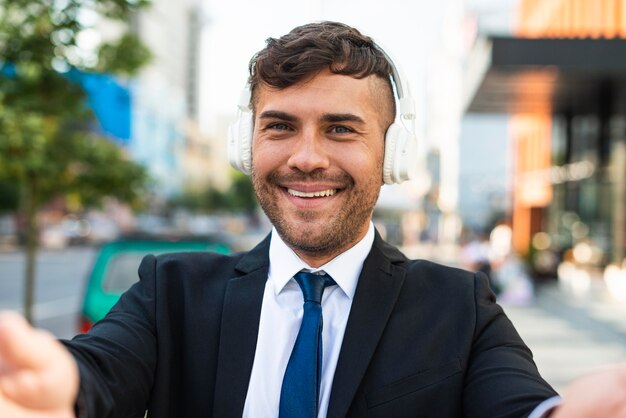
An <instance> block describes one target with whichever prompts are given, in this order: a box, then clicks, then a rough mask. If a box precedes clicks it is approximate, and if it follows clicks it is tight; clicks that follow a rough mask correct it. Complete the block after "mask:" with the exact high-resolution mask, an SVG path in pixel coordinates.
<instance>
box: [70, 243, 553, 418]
mask: <svg viewBox="0 0 626 418" xmlns="http://www.w3.org/2000/svg"><path fill="white" fill-rule="evenodd" d="M269 240H270V237H268V238H266V239H265V240H264V241H263V242H262V243H260V244H259V245H258V246H257V247H256V248H254V249H253V250H252V251H250V252H247V253H242V254H235V255H230V256H225V255H219V254H213V253H186V254H170V255H162V256H159V257H153V256H148V257H146V258H145V259H144V260H143V262H142V263H141V266H140V268H139V276H140V281H139V283H137V284H135V285H134V286H133V287H132V288H131V289H130V290H129V291H128V292H127V293H125V294H124V295H123V296H122V298H121V299H120V301H119V303H118V304H117V305H116V306H115V307H114V308H113V309H112V310H111V312H110V313H109V315H107V317H106V318H105V319H104V320H102V321H101V322H99V323H98V324H96V325H95V327H94V328H93V329H92V330H91V331H90V332H89V334H86V335H81V336H78V337H76V338H75V339H74V340H73V341H72V342H66V345H67V346H68V347H69V349H70V350H71V351H72V353H73V354H74V356H75V357H76V359H77V360H78V363H79V369H80V376H81V394H80V400H81V403H82V404H83V406H84V407H85V409H86V411H87V416H88V417H89V418H93V417H115V418H121V417H138V418H140V417H142V416H143V413H144V411H145V409H148V411H149V417H157V418H163V417H191V418H195V417H197V418H200V417H202V418H207V417H220V418H221V417H241V414H242V412H243V406H244V402H245V398H246V393H247V388H248V381H249V378H250V372H251V369H252V363H253V360H254V353H255V348H256V340H257V332H258V327H259V315H260V312H261V302H262V297H263V290H264V286H265V282H266V280H267V274H268V267H269V259H268V248H269ZM277 372H278V371H277ZM554 394H555V393H554V391H553V390H552V388H551V387H550V386H549V385H548V384H547V383H546V382H545V381H544V380H543V379H542V378H541V377H540V376H539V374H538V372H537V369H536V367H535V364H534V363H533V360H532V356H531V353H530V351H529V350H528V348H527V347H526V346H525V345H524V343H523V342H522V340H521V339H520V337H519V335H518V334H517V332H516V331H515V329H514V328H513V326H512V324H511V322H510V321H509V319H508V318H507V317H506V316H505V315H504V313H503V312H502V309H501V308H500V307H499V306H498V305H497V304H496V303H495V298H494V296H493V294H492V292H491V291H490V290H489V287H488V284H487V280H486V278H485V277H484V276H483V275H482V274H478V275H474V274H472V273H468V272H465V271H462V270H459V269H454V268H450V267H444V266H441V265H437V264H434V263H431V262H428V261H410V260H408V259H406V257H404V255H402V254H401V253H400V252H399V251H398V250H397V249H396V248H394V247H392V246H390V245H388V244H386V243H385V242H384V241H383V240H382V239H381V238H380V237H379V236H378V234H376V238H375V240H374V245H373V247H372V250H371V252H370V254H369V255H368V257H367V258H366V260H365V263H364V266H363V271H362V273H361V275H360V277H359V283H358V286H357V289H356V294H355V296H354V300H353V304H352V308H351V311H350V316H349V319H348V324H347V328H346V332H345V336H344V341H343V344H342V347H341V352H340V355H339V360H338V364H337V369H336V372H335V377H334V381H333V387H332V391H331V396H330V403H329V409H328V417H333V418H339V417H381V418H382V417H384V418H402V417H481V418H483V417H524V416H526V415H528V414H529V413H530V411H532V410H533V408H534V407H535V406H536V405H537V404H539V403H540V402H541V401H542V400H544V399H546V398H548V397H551V396H553V395H554Z"/></svg>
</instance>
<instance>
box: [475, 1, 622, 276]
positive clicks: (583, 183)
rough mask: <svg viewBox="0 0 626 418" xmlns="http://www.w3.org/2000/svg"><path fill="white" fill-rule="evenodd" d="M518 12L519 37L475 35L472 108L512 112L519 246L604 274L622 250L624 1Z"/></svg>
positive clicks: (528, 5)
mask: <svg viewBox="0 0 626 418" xmlns="http://www.w3.org/2000/svg"><path fill="white" fill-rule="evenodd" d="M518 10H519V15H518V24H517V27H516V28H515V31H514V36H483V37H479V38H477V40H476V42H475V45H474V47H473V50H472V53H471V55H470V58H469V60H468V66H467V73H466V76H467V78H468V79H470V80H472V82H470V83H469V84H468V87H469V88H468V89H467V91H466V104H467V107H466V108H467V111H468V112H501V113H508V114H509V115H510V118H511V119H510V124H509V127H510V129H509V130H510V134H509V136H510V137H509V139H510V141H511V145H512V147H513V150H514V155H515V160H514V173H513V193H512V194H513V210H512V224H513V246H514V248H515V249H516V250H517V252H518V253H521V254H524V255H527V256H529V257H530V258H531V259H532V258H533V257H534V256H535V255H537V254H541V253H544V252H546V251H550V252H551V253H552V254H556V255H557V257H558V258H556V259H554V261H562V260H571V261H573V262H575V263H576V264H579V265H586V266H587V267H589V270H590V271H594V272H595V273H597V274H601V273H602V271H603V269H604V267H605V266H606V265H609V264H612V263H613V264H620V265H621V264H622V262H623V260H624V255H625V243H626V180H625V179H626V145H625V144H626V119H625V115H626V39H625V38H626V1H623V0H597V1H593V2H591V1H584V0H551V1H544V0H521V1H520V3H519V9H518ZM582 249H585V251H583V250H582ZM555 265H556V263H552V267H554V266H555ZM544 267H546V268H547V267H549V266H544ZM547 270H552V271H551V272H554V269H547Z"/></svg>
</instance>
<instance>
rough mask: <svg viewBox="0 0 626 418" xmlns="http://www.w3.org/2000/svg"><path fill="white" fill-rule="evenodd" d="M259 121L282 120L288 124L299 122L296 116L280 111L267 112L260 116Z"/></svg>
mask: <svg viewBox="0 0 626 418" xmlns="http://www.w3.org/2000/svg"><path fill="white" fill-rule="evenodd" d="M259 119H282V120H285V121H287V122H295V121H296V120H298V118H296V117H295V116H294V115H291V114H289V113H287V112H281V111H279V110H266V111H265V112H262V113H261V114H260V115H259Z"/></svg>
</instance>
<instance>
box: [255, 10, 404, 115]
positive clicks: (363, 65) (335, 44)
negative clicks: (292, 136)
mask: <svg viewBox="0 0 626 418" xmlns="http://www.w3.org/2000/svg"><path fill="white" fill-rule="evenodd" d="M266 43H267V46H266V47H265V48H264V49H262V50H261V51H259V52H258V53H257V54H255V55H254V57H252V59H251V60H250V65H249V70H250V77H249V79H248V82H249V84H250V90H251V92H252V99H251V104H252V106H253V107H254V104H255V103H256V96H255V94H256V91H257V89H258V87H259V85H260V84H267V85H269V86H271V87H275V88H278V89H283V88H287V87H290V86H292V85H294V84H297V83H299V82H301V81H304V80H306V79H307V78H309V77H312V76H314V75H315V74H317V73H318V72H320V71H322V70H324V69H329V70H330V71H332V72H333V73H335V74H343V75H349V76H352V77H355V78H364V77H367V76H369V75H372V74H375V75H377V76H379V77H381V78H382V79H383V80H386V81H387V83H388V84H389V89H390V90H389V93H390V95H391V102H392V103H391V109H392V110H393V112H394V114H395V101H394V99H393V92H392V90H391V89H392V87H391V82H390V79H389V76H390V74H391V73H392V66H391V64H390V63H389V61H388V60H387V58H386V57H385V54H384V53H383V52H382V50H381V49H380V48H379V47H378V46H377V45H376V44H375V43H374V41H373V40H372V38H370V37H369V36H365V35H363V34H361V33H360V32H359V31H358V30H356V29H355V28H352V27H350V26H348V25H345V24H343V23H338V22H320V23H309V24H307V25H303V26H298V27H297V28H295V29H293V30H292V31H291V32H289V33H288V34H286V35H284V36H282V37H280V38H278V39H276V38H268V39H267V41H266Z"/></svg>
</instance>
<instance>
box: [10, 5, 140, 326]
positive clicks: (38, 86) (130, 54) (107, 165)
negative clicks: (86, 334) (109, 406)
mask: <svg viewBox="0 0 626 418" xmlns="http://www.w3.org/2000/svg"><path fill="white" fill-rule="evenodd" d="M146 5H148V1H147V0H0V183H2V184H5V185H6V184H12V185H14V187H15V189H17V190H18V191H19V192H18V193H17V195H18V196H19V198H18V206H19V211H20V212H21V214H22V216H21V218H22V219H23V220H24V230H25V236H26V237H25V238H26V241H25V246H26V269H25V278H24V280H25V292H24V314H25V316H26V318H27V319H28V320H29V321H32V304H33V294H34V285H35V283H34V277H35V257H36V251H37V245H38V242H37V236H38V225H37V217H36V215H37V212H38V210H39V209H40V208H41V207H42V205H44V204H46V203H47V202H49V201H50V199H51V198H53V197H55V196H60V195H61V196H70V195H71V196H73V198H74V199H75V200H78V201H79V202H80V203H82V204H84V205H94V204H97V203H98V202H99V201H100V200H101V199H102V198H103V197H105V196H113V197H117V198H118V199H120V200H122V201H127V202H131V203H136V202H137V201H138V200H139V199H140V196H141V194H142V191H143V190H144V187H145V185H146V184H147V174H146V172H145V170H144V169H143V168H142V167H141V166H139V165H137V164H135V163H133V162H131V161H129V160H128V159H127V157H126V156H125V155H124V152H123V151H122V150H121V149H120V148H119V147H118V146H117V145H116V144H114V143H113V142H111V141H109V140H107V139H105V138H103V137H101V136H98V135H97V134H96V133H95V132H94V129H93V127H94V117H93V114H92V113H91V112H90V110H89V108H88V107H87V104H86V103H87V102H86V95H85V92H84V91H83V89H82V88H81V86H80V85H79V84H78V83H75V82H72V81H70V80H69V79H68V77H66V73H67V72H68V71H69V70H79V71H82V72H98V71H106V72H109V73H112V74H116V75H119V76H122V77H128V76H132V75H134V74H135V73H136V71H138V69H139V68H140V67H141V66H142V65H143V64H145V63H146V62H147V61H148V60H149V58H150V53H149V51H148V50H147V49H146V48H145V47H144V46H143V45H142V44H141V42H140V41H139V40H138V39H137V37H136V36H135V35H133V34H132V33H130V31H128V26H127V25H124V23H125V22H128V21H129V20H130V18H131V16H132V14H133V13H136V12H137V11H138V10H139V9H140V8H142V7H145V6H146ZM115 22H117V23H118V25H117V27H120V36H119V38H118V39H116V40H113V41H111V42H100V44H99V45H98V44H97V42H96V43H94V42H91V43H89V42H85V39H91V40H92V41H93V39H94V35H96V36H97V32H96V31H95V29H94V28H93V25H95V24H96V23H103V24H109V25H112V24H114V23H115ZM119 23H122V25H119ZM123 28H126V29H123ZM123 57H127V58H128V59H123ZM5 188H7V186H5ZM8 189H10V187H9V188H8ZM15 189H12V190H15ZM5 209H6V208H5Z"/></svg>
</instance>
